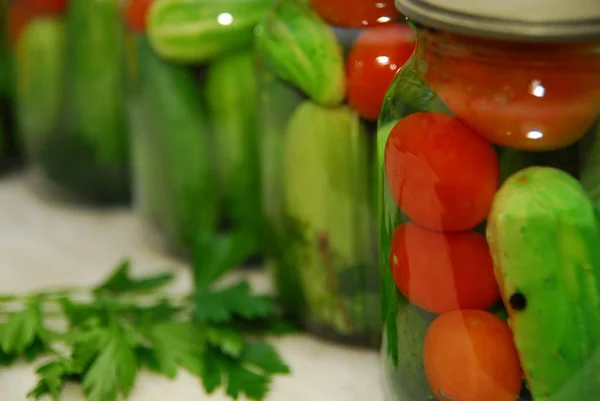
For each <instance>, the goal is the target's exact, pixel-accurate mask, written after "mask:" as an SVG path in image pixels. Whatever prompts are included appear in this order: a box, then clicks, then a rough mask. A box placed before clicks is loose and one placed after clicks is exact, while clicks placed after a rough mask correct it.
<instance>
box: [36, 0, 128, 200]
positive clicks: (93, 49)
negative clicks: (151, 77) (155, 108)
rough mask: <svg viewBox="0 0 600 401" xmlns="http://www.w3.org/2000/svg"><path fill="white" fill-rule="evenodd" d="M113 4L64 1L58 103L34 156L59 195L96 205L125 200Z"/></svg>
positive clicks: (120, 74) (117, 21) (114, 0)
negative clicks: (57, 114)
mask: <svg viewBox="0 0 600 401" xmlns="http://www.w3.org/2000/svg"><path fill="white" fill-rule="evenodd" d="M119 3H120V1H119V0H94V1H89V0H71V1H70V2H69V9H68V13H67V15H66V17H65V18H66V22H67V29H66V66H65V70H66V71H65V89H64V90H65V93H64V102H63V107H62V109H61V113H60V121H59V123H58V124H57V125H55V126H54V127H52V128H51V132H49V133H48V134H47V135H46V136H45V137H44V141H43V143H41V144H40V146H39V148H40V149H39V153H38V155H37V158H36V159H37V160H36V161H37V162H38V163H39V164H40V166H41V169H42V171H43V173H44V176H45V178H47V179H48V180H47V181H48V182H50V183H51V184H52V185H51V187H52V188H57V189H59V191H58V193H59V194H60V195H66V196H67V197H68V198H73V199H75V200H78V201H79V200H83V201H85V202H91V203H96V204H115V203H124V202H127V201H129V199H130V198H129V197H130V170H129V132H128V127H127V121H126V111H125V103H124V99H125V94H124V89H125V82H124V71H123V64H124V62H123V54H124V52H123V48H122V46H123V42H124V41H123V24H122V22H121V13H120V8H119Z"/></svg>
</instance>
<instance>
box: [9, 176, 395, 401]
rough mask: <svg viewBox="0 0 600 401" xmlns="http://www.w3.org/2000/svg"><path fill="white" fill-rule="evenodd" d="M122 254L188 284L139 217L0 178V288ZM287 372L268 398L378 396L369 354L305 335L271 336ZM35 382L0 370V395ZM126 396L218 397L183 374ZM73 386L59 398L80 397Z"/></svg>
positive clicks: (71, 277)
mask: <svg viewBox="0 0 600 401" xmlns="http://www.w3.org/2000/svg"><path fill="white" fill-rule="evenodd" d="M122 258H130V259H131V260H132V262H133V266H132V270H133V271H134V273H135V272H140V273H143V272H156V271H164V270H165V269H173V270H174V271H176V272H177V282H176V284H175V287H176V288H177V289H180V290H181V291H185V290H186V289H187V288H189V285H190V281H189V276H188V273H187V270H186V269H185V268H184V267H183V266H181V265H180V262H178V261H176V260H172V259H169V258H168V257H167V256H165V255H163V254H161V253H160V252H157V251H156V250H152V249H150V247H149V245H148V243H147V242H146V241H145V239H144V238H143V237H142V235H141V227H140V224H139V221H138V220H137V219H136V218H135V216H134V215H133V214H132V213H131V212H130V211H129V210H112V211H98V210H90V209H84V208H74V207H73V206H72V205H65V204H57V203H56V202H55V203H50V202H48V201H47V200H46V201H44V200H43V199H41V198H40V197H38V196H36V195H34V194H33V193H32V191H31V190H30V188H29V186H28V185H27V182H26V180H24V179H23V177H21V176H18V175H13V176H9V177H3V178H2V179H0V293H2V292H15V291H27V290H35V289H38V288H43V287H48V286H50V287H52V286H57V287H65V286H73V285H88V284H94V283H96V282H98V281H99V280H101V279H102V278H104V277H105V276H106V274H108V272H110V271H111V270H112V269H113V268H114V267H115V265H116V263H117V261H119V260H120V259H122ZM247 274H248V275H249V277H250V279H251V281H252V283H253V284H254V285H255V288H257V289H258V290H269V288H270V286H269V282H268V280H267V279H266V277H265V276H264V274H263V273H261V272H252V273H247ZM275 344H276V346H277V347H278V349H279V350H280V352H281V354H282V356H283V358H284V359H285V360H286V361H287V362H288V363H289V365H290V367H291V369H292V374H291V375H289V376H278V377H277V378H276V379H275V380H274V382H273V384H272V388H271V393H270V396H269V397H268V399H267V400H268V401H381V400H383V398H384V396H383V394H384V393H383V387H382V375H381V372H380V368H379V357H378V354H377V353H376V352H373V351H365V350H359V349H354V348H345V347H341V346H336V345H333V344H330V343H326V342H323V341H320V340H317V339H315V338H313V337H311V336H308V335H294V336H287V337H284V338H282V339H279V340H277V341H276V343H275ZM34 383H35V375H34V372H33V367H32V366H29V365H26V364H22V365H17V366H14V367H11V368H9V369H4V370H0V401H25V400H26V396H25V395H26V394H27V392H28V390H30V389H31V388H32V386H33V385H34ZM129 399H130V400H131V401H167V400H172V401H192V400H193V401H199V400H209V401H212V400H214V401H225V400H228V398H227V397H225V396H223V395H222V394H221V393H217V394H213V395H212V396H208V395H206V394H205V393H204V391H203V390H202V386H201V385H200V384H199V382H198V380H197V379H196V378H194V377H193V376H191V375H189V374H187V373H186V372H183V371H182V372H181V373H180V374H179V376H178V377H177V378H176V379H175V380H173V381H169V380H168V379H165V378H163V377H160V376H155V375H153V374H150V373H144V374H142V376H140V377H139V378H138V381H137V386H136V388H135V390H134V391H133V393H132V396H131V397H130V398H129ZM83 400H84V398H83V397H82V395H81V393H80V392H79V391H78V389H77V387H69V388H67V389H66V390H65V392H64V395H63V398H62V401H83Z"/></svg>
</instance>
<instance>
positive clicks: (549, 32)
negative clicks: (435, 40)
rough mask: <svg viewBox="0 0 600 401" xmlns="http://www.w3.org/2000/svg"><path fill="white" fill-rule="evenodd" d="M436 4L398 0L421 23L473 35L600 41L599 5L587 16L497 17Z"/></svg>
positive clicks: (540, 40)
mask: <svg viewBox="0 0 600 401" xmlns="http://www.w3.org/2000/svg"><path fill="white" fill-rule="evenodd" d="M480 1H481V0H480ZM432 3H436V1H431V0H396V8H398V10H399V11H400V12H401V13H402V14H403V15H404V16H406V17H407V18H408V19H410V20H413V21H415V22H417V23H419V24H423V25H425V26H428V27H431V28H435V29H438V30H443V31H447V32H452V33H458V34H463V35H469V36H477V37H482V38H489V39H501V40H508V41H518V42H538V43H544V42H545V43H559V42H581V41H592V40H598V41H600V7H596V9H597V10H598V11H597V12H596V13H593V12H590V13H588V14H587V15H586V16H585V17H576V16H572V17H571V18H563V19H559V18H547V19H545V20H544V19H534V18H527V17H524V16H521V17H517V16H514V18H509V17H508V16H507V15H498V16H494V13H493V12H490V13H487V14H486V13H484V12H483V10H482V8H478V9H476V10H475V11H463V10H459V9H454V8H452V9H451V8H450V7H445V6H439V5H436V4H432ZM442 3H443V2H442ZM595 14H597V15H595Z"/></svg>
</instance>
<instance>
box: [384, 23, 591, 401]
mask: <svg viewBox="0 0 600 401" xmlns="http://www.w3.org/2000/svg"><path fill="white" fill-rule="evenodd" d="M599 50H600V42H596V43H589V42H582V43H579V42H578V43H553V42H552V41H549V40H546V41H545V42H544V43H530V42H526V41H520V42H510V41H506V40H503V41H500V40H494V39H480V38H476V37H472V36H461V35H458V34H451V33H445V32H443V31H439V30H433V29H428V28H426V27H422V26H421V27H419V28H418V47H417V51H416V52H415V54H414V55H413V57H412V58H411V59H410V60H409V62H408V63H407V64H406V65H405V66H404V67H403V68H402V69H401V71H400V72H399V73H398V75H397V76H396V78H395V80H394V82H393V84H392V86H391V88H390V89H389V91H388V93H387V96H386V100H385V103H384V106H383V109H382V113H381V116H380V119H379V132H378V160H379V163H378V164H379V172H378V175H379V187H380V200H381V203H380V216H379V217H380V221H379V224H380V241H381V243H380V253H381V269H382V272H383V274H384V280H383V282H384V286H385V288H384V289H383V293H384V294H385V296H384V314H385V329H384V333H385V336H384V337H385V340H384V343H385V344H384V346H383V358H384V360H385V369H386V381H387V390H388V393H389V399H390V400H394V401H422V400H431V399H437V400H453V401H471V400H488V401H515V400H532V399H533V400H542V399H544V400H565V401H566V400H576V399H578V400H583V399H592V398H594V397H596V394H598V391H600V381H599V380H598V379H597V372H598V371H599V369H600V359H599V358H598V357H599V355H600V354H599V353H600V348H599V346H600V337H598V335H597V334H596V332H597V330H598V328H599V327H600V309H598V308H597V299H598V298H597V294H598V290H600V254H599V253H598V252H599V250H600V248H598V244H599V243H600V231H599V226H598V220H597V207H598V206H600V197H599V195H600V191H599V190H600V187H599V186H598V185H599V183H600V181H599V180H598V178H599V177H600V169H599V168H598V167H599V165H598V162H599V160H600V158H599V154H597V153H596V152H597V151H598V149H600V148H599V147H598V146H599V144H600V120H599V118H598V116H599V115H600V52H599ZM532 397H533V398H532Z"/></svg>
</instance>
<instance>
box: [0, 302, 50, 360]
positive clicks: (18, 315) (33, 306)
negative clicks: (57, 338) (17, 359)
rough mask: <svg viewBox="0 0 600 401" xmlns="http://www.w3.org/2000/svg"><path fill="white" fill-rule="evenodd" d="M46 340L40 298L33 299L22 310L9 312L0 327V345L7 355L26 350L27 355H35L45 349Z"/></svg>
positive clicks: (46, 333) (21, 352)
mask: <svg viewBox="0 0 600 401" xmlns="http://www.w3.org/2000/svg"><path fill="white" fill-rule="evenodd" d="M47 340H48V332H47V331H46V328H45V327H44V321H43V318H42V310H41V301H40V300H33V301H31V302H29V303H28V304H27V305H26V307H25V309H23V310H22V311H20V312H14V313H12V314H10V315H9V317H8V320H7V322H6V323H5V324H4V325H3V326H2V328H1V329H0V345H1V346H2V352H3V353H4V354H7V355H10V354H16V355H20V354H23V353H24V352H25V351H26V350H28V351H29V353H28V354H29V356H30V357H35V356H36V355H37V354H38V353H41V352H43V351H44V350H45V349H46V347H45V344H46V342H47ZM32 347H33V348H32Z"/></svg>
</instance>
